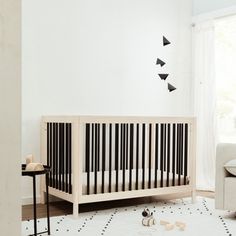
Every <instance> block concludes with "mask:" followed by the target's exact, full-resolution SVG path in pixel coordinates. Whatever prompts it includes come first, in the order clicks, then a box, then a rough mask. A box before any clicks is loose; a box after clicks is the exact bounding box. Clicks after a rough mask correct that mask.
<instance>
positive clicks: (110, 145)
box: [108, 124, 112, 193]
mask: <svg viewBox="0 0 236 236" xmlns="http://www.w3.org/2000/svg"><path fill="white" fill-rule="evenodd" d="M111 170H112V124H110V125H109V189H108V191H109V193H110V192H111V180H112V179H111Z"/></svg>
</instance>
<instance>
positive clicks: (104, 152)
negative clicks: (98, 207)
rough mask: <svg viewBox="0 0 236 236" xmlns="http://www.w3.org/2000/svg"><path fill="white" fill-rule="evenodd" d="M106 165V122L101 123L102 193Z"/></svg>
mask: <svg viewBox="0 0 236 236" xmlns="http://www.w3.org/2000/svg"><path fill="white" fill-rule="evenodd" d="M105 165H106V124H102V193H104V182H105V175H104V174H105Z"/></svg>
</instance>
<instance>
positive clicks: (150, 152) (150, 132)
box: [148, 124, 152, 188]
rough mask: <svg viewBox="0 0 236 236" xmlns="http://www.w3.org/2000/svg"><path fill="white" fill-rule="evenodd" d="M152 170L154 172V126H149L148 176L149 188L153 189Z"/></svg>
mask: <svg viewBox="0 0 236 236" xmlns="http://www.w3.org/2000/svg"><path fill="white" fill-rule="evenodd" d="M151 170H152V124H149V175H148V188H151Z"/></svg>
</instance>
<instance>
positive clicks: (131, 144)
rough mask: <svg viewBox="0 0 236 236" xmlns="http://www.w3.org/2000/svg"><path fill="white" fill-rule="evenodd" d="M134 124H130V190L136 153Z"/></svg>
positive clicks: (130, 188)
mask: <svg viewBox="0 0 236 236" xmlns="http://www.w3.org/2000/svg"><path fill="white" fill-rule="evenodd" d="M133 149H134V124H130V153H129V158H130V161H129V190H130V191H131V190H132V171H133V158H134V157H133V155H134V150H133Z"/></svg>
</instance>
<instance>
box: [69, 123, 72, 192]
mask: <svg viewBox="0 0 236 236" xmlns="http://www.w3.org/2000/svg"><path fill="white" fill-rule="evenodd" d="M68 134H69V136H68V144H69V146H68V147H69V149H68V157H69V162H68V163H69V194H71V193H72V153H71V150H72V143H71V135H72V129H71V123H69V132H68Z"/></svg>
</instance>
